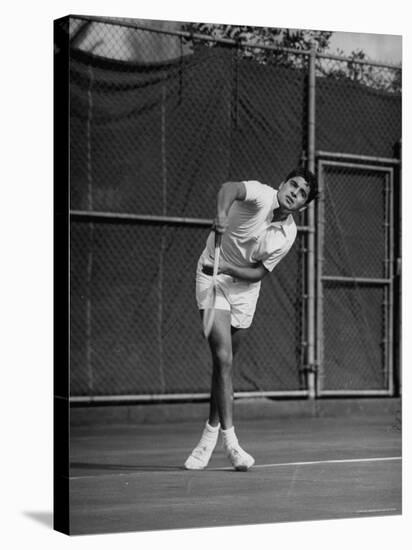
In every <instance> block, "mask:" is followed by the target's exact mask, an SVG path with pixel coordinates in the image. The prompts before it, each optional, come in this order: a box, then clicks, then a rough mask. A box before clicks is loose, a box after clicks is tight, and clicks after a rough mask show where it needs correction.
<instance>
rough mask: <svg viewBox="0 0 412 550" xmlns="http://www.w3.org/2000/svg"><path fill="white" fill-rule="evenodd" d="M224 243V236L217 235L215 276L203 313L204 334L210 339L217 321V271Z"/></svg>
mask: <svg viewBox="0 0 412 550" xmlns="http://www.w3.org/2000/svg"><path fill="white" fill-rule="evenodd" d="M221 241H222V235H221V234H220V233H215V258H214V262H213V275H212V282H211V284H210V288H209V290H208V293H207V298H206V307H205V309H204V311H203V334H204V336H205V338H206V339H207V338H209V336H210V333H211V331H212V327H213V322H214V320H215V302H216V279H217V271H218V268H219V258H220V243H221Z"/></svg>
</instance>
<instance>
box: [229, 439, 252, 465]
mask: <svg viewBox="0 0 412 550" xmlns="http://www.w3.org/2000/svg"><path fill="white" fill-rule="evenodd" d="M225 451H226V455H227V457H228V459H229V460H230V462H231V463H232V466H233V467H234V469H235V470H238V471H239V472H246V471H247V470H249V468H251V467H252V466H253V464H254V463H255V459H254V458H253V456H251V455H249V454H248V453H247V452H245V451H244V450H243V449H242V447H241V446H240V445H239V443H238V444H237V445H236V446H233V447H225Z"/></svg>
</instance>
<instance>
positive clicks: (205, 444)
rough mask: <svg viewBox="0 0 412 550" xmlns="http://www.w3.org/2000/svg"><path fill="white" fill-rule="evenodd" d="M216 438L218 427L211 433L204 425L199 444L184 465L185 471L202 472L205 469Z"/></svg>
mask: <svg viewBox="0 0 412 550" xmlns="http://www.w3.org/2000/svg"><path fill="white" fill-rule="evenodd" d="M218 437H219V427H217V428H216V429H215V430H213V431H211V429H210V427H209V429H208V424H207V423H206V427H205V429H204V430H203V433H202V437H201V438H200V441H199V443H198V444H197V445H196V447H195V448H194V449H193V451H192V454H191V455H190V456H189V458H188V459H187V460H186V462H185V464H184V467H185V468H186V470H203V469H204V468H206V466H207V465H208V464H209V460H210V457H211V456H212V453H213V451H214V449H215V447H216V443H217V439H218Z"/></svg>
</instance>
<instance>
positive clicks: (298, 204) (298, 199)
mask: <svg viewBox="0 0 412 550" xmlns="http://www.w3.org/2000/svg"><path fill="white" fill-rule="evenodd" d="M309 191H310V186H309V185H308V184H307V183H306V180H305V179H304V178H303V177H302V176H295V177H293V178H290V179H289V180H287V181H283V182H282V183H281V184H280V186H279V191H278V201H279V205H280V207H281V208H282V209H284V210H289V211H290V212H296V211H297V210H300V209H301V208H302V207H303V206H305V205H306V201H307V200H308V196H309Z"/></svg>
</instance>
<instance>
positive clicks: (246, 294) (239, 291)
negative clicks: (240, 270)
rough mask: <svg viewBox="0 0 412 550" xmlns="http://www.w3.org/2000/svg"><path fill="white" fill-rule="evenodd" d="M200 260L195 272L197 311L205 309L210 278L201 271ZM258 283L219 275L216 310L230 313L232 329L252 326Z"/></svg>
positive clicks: (257, 295) (258, 289) (258, 288)
mask: <svg viewBox="0 0 412 550" xmlns="http://www.w3.org/2000/svg"><path fill="white" fill-rule="evenodd" d="M202 265H203V263H202V259H200V260H199V262H198V264H197V270H196V301H197V307H198V308H199V309H205V307H206V301H207V293H208V290H209V288H210V285H211V283H212V276H211V275H206V274H205V273H203V271H202ZM259 291H260V282H258V283H248V282H246V281H242V280H240V279H235V278H234V277H231V276H230V275H225V274H222V273H221V274H219V275H218V276H217V284H216V305H215V308H216V309H224V310H226V311H230V313H231V325H232V327H234V328H248V327H250V325H251V324H252V321H253V316H254V314H255V310H256V304H257V300H258V297H259Z"/></svg>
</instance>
